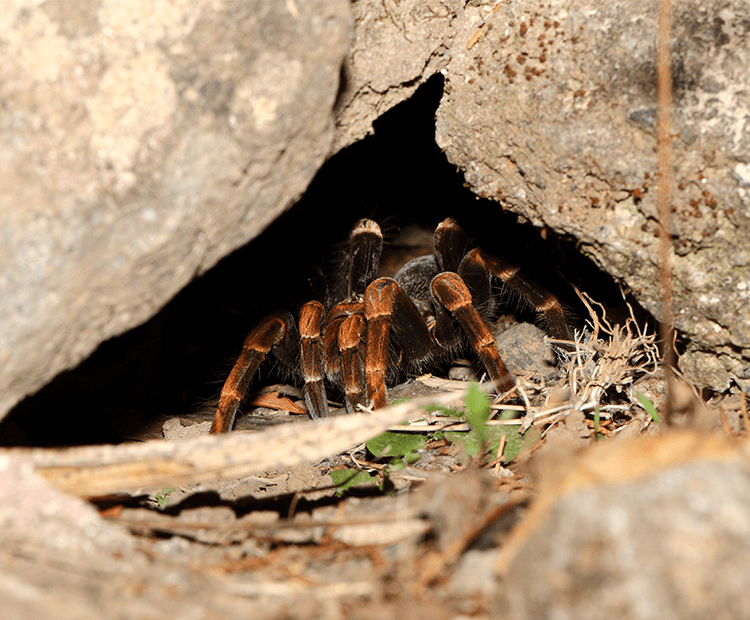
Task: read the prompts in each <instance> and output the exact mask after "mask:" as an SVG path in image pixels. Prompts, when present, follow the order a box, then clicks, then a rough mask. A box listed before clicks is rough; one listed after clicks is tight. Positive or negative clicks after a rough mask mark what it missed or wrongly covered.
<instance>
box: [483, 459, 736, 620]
mask: <svg viewBox="0 0 750 620" xmlns="http://www.w3.org/2000/svg"><path fill="white" fill-rule="evenodd" d="M651 456H653V455H651ZM749 498H750V477H749V476H748V467H747V464H746V463H745V462H742V460H741V459H736V460H726V459H724V458H722V459H708V460H699V461H694V462H691V463H687V464H683V465H679V466H676V467H672V468H669V469H665V470H664V471H660V472H657V473H655V474H653V475H651V476H648V477H646V478H644V479H642V480H638V481H633V482H630V483H627V484H611V485H608V486H599V487H594V488H588V489H579V490H577V491H575V492H573V493H569V494H567V495H566V496H563V497H562V498H561V499H560V500H559V502H558V503H557V505H556V506H555V507H554V508H553V509H552V510H551V512H550V514H549V517H548V518H547V519H546V521H545V522H544V523H543V525H541V526H540V527H539V528H538V529H537V530H536V531H535V532H534V533H533V534H532V535H531V537H530V538H529V539H528V540H527V541H526V544H525V545H524V547H523V548H522V549H521V550H520V551H519V553H518V555H517V556H516V558H515V560H514V561H513V562H512V563H511V564H510V566H509V569H508V572H507V576H506V578H505V580H504V581H503V584H502V588H501V595H500V597H499V599H498V601H497V604H496V606H495V608H494V617H495V618H514V619H515V620H524V619H526V618H529V619H530V618H553V617H554V618H577V619H580V620H587V619H589V618H591V619H593V618H615V617H616V618H623V619H624V620H628V619H631V618H639V619H641V620H645V619H650V618H654V619H656V618H658V619H660V620H663V619H664V620H670V619H677V618H681V619H683V618H696V619H697V618H709V617H710V618H721V619H723V618H727V619H728V618H736V617H739V616H743V615H746V614H747V610H748V609H750V560H749V559H748V558H750V518H748V514H750V501H749Z"/></svg>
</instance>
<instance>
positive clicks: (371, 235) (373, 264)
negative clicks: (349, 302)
mask: <svg viewBox="0 0 750 620" xmlns="http://www.w3.org/2000/svg"><path fill="white" fill-rule="evenodd" d="M382 252H383V233H382V232H381V230H380V226H378V224H377V222H374V221H373V220H368V219H362V220H359V221H358V222H357V223H356V224H355V225H354V228H353V229H352V232H351V235H350V236H349V261H350V263H349V294H348V297H349V298H351V297H354V296H355V295H363V294H364V292H365V289H366V288H367V285H368V284H370V282H372V281H373V280H374V279H375V277H376V276H377V274H378V268H379V267H380V255H381V254H382Z"/></svg>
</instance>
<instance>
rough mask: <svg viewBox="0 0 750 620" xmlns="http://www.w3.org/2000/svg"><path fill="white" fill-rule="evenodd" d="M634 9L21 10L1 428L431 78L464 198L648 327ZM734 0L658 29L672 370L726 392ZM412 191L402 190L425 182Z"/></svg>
mask: <svg viewBox="0 0 750 620" xmlns="http://www.w3.org/2000/svg"><path fill="white" fill-rule="evenodd" d="M655 18H656V4H655V3H653V2H646V1H645V0H629V1H628V2H626V3H624V4H623V3H621V4H618V5H616V6H615V5H607V4H605V5H602V4H601V3H597V2H593V1H588V0H577V1H576V2H574V3H570V2H562V1H551V2H549V3H546V4H542V5H540V4H539V3H537V2H533V1H531V0H528V1H523V0H522V1H519V2H510V3H509V2H500V3H488V4H484V3H481V2H474V1H472V2H469V3H464V2H462V1H459V0H428V1H426V2H425V1H424V0H403V1H401V2H398V3H395V2H382V1H380V0H362V1H359V2H354V3H350V2H347V1H346V0H316V1H314V2H299V1H298V0H287V1H286V2H266V1H265V0H255V1H247V2H241V3H234V2H219V3H216V2H209V1H205V2H192V1H190V2H187V1H185V2H180V1H173V2H156V3H153V2H146V1H143V2H140V1H135V2H129V3H127V4H123V3H120V2H110V1H107V0H86V1H85V2H78V3H74V4H71V3H68V2H64V1H58V0H48V1H47V2H44V3H41V4H38V3H35V2H31V1H29V2H19V3H16V4H14V5H13V8H8V9H7V10H5V11H4V12H3V16H2V17H1V18H0V41H2V42H3V49H4V50H5V51H4V58H5V62H4V63H3V68H2V70H1V71H2V78H1V79H0V95H1V96H2V101H3V108H2V113H1V116H0V118H2V123H1V124H0V132H2V134H1V135H0V153H1V154H2V162H3V164H2V168H0V188H1V189H0V196H1V200H2V202H1V203H0V205H1V210H0V218H2V221H1V222H0V230H2V235H3V239H2V244H1V245H0V326H2V327H0V416H1V415H4V414H5V413H6V412H7V411H8V410H9V409H10V408H11V407H12V406H13V405H14V404H15V403H17V402H18V401H19V400H20V399H21V398H23V397H24V396H26V395H28V394H30V393H33V392H34V391H36V390H38V389H39V388H40V387H41V386H42V385H44V384H45V383H46V382H48V381H49V380H50V379H51V378H52V377H54V376H55V375H56V374H58V373H59V372H60V371H62V370H64V369H67V368H71V367H72V366H75V365H76V364H78V363H79V362H80V361H81V360H82V359H84V358H85V357H86V356H87V355H89V354H90V353H91V352H92V351H93V350H94V348H95V347H96V346H97V345H98V344H99V343H100V342H102V341H103V340H106V339H107V338H110V337H112V336H114V335H117V334H120V333H122V332H123V331H125V330H128V329H130V328H132V327H133V326H135V325H138V324H140V323H142V322H143V321H144V320H146V319H147V318H149V317H150V316H152V315H153V314H154V313H155V312H156V311H158V310H159V309H160V308H161V307H162V306H163V305H164V304H165V303H166V302H167V301H168V300H169V299H170V298H172V297H173V296H174V295H175V293H176V292H178V291H179V290H180V289H181V288H182V287H183V286H185V285H186V284H187V283H188V282H190V281H191V280H192V279H193V278H195V277H196V276H197V275H199V274H201V273H203V272H204V271H206V270H207V269H208V268H210V267H211V266H213V265H214V264H215V263H216V262H217V261H218V260H219V259H220V258H221V257H222V256H224V255H226V254H227V253H229V252H231V251H232V250H234V249H236V248H238V247H239V246H241V245H243V244H245V243H247V241H248V240H250V239H252V238H253V237H254V236H256V235H257V234H258V233H259V232H260V231H262V230H263V229H264V227H265V226H266V225H267V224H268V223H269V222H270V221H271V220H272V219H273V218H274V217H275V216H277V215H278V214H279V213H281V212H283V211H284V210H285V209H287V208H288V207H289V206H290V205H291V204H293V203H294V202H295V201H296V200H297V199H298V198H299V197H300V196H301V195H302V194H303V192H304V191H305V188H306V187H307V185H308V184H309V183H310V181H311V179H312V178H313V176H314V175H315V172H316V170H317V169H318V168H319V166H320V165H321V164H322V163H323V162H324V161H325V159H326V158H327V157H329V156H331V155H332V154H333V153H334V152H336V151H337V150H339V149H341V148H342V147H344V146H346V145H349V144H352V143H353V142H355V141H357V140H358V139H360V138H362V137H363V136H365V135H366V134H367V133H368V132H370V131H371V130H372V122H373V121H374V120H375V119H377V118H378V117H379V116H380V115H382V114H383V113H384V112H385V111H387V110H388V109H390V108H391V107H393V106H394V105H396V104H397V103H399V102H401V101H403V100H404V99H406V98H408V97H409V96H411V95H412V94H413V93H414V91H415V90H416V89H417V88H418V87H419V85H420V84H421V83H423V82H424V81H425V80H427V79H428V78H429V77H430V76H432V75H434V74H436V73H441V74H442V75H443V76H444V95H443V99H442V102H441V104H440V107H439V109H438V112H437V130H436V140H437V142H438V144H439V145H440V147H441V148H442V149H444V151H445V154H446V157H447V158H448V159H449V161H451V162H452V163H454V164H456V165H457V166H459V167H460V168H461V169H463V171H464V173H465V177H466V181H467V183H468V185H469V186H470V187H471V189H472V190H473V191H474V192H476V193H477V194H478V195H481V196H484V197H488V198H492V199H495V200H497V201H499V202H498V208H499V207H500V204H502V206H503V208H507V209H511V210H513V211H514V212H516V213H518V214H519V215H520V216H521V218H522V219H523V220H524V221H530V222H532V223H533V224H535V225H538V226H545V227H547V228H548V229H551V230H554V231H555V232H558V233H561V234H568V235H572V236H573V237H575V238H576V239H577V240H578V242H579V247H580V250H581V251H582V252H585V253H587V254H588V255H589V256H591V257H592V258H593V260H595V261H596V262H597V263H598V265H599V266H600V267H601V268H602V269H604V270H606V271H607V272H609V273H610V274H611V275H612V276H613V277H614V278H616V279H617V280H619V281H620V282H621V283H622V285H623V286H624V287H625V288H626V289H629V290H631V291H632V292H633V294H634V295H635V297H636V298H637V299H638V300H639V302H640V303H641V304H642V305H643V306H644V307H645V308H646V309H648V310H649V311H651V312H653V313H654V314H655V315H656V316H657V317H658V315H659V301H658V300H659V294H658V278H657V271H658V268H657V267H658V262H657V247H658V238H657V228H658V227H657V224H656V194H657V192H656V187H655V167H656V154H655V144H656V143H655V107H656V103H655V79H654V58H655V47H654V46H655V41H656V31H655ZM748 23H750V8H748V6H747V5H746V4H745V3H743V2H731V1H730V2H721V3H718V2H714V3H705V2H697V0H696V1H691V2H686V3H682V4H680V5H679V6H677V7H676V8H675V14H674V18H673V41H672V47H673V67H672V71H673V74H674V100H675V109H674V131H675V140H674V145H673V146H674V165H673V174H674V181H675V192H674V207H673V211H674V213H673V234H674V235H675V240H674V243H673V246H674V251H675V257H674V274H675V299H676V302H677V328H678V330H679V331H680V333H681V335H683V336H684V342H685V343H686V344H685V351H684V354H683V356H682V359H681V361H680V364H681V369H682V370H683V372H684V373H685V374H686V376H687V377H688V378H689V379H690V380H691V381H693V382H695V383H697V384H698V385H700V386H709V387H711V388H713V389H716V390H718V391H724V390H726V389H729V388H730V387H732V386H737V385H739V386H742V387H744V388H746V389H747V388H748V387H750V320H748V318H747V316H748V315H747V312H746V311H745V307H746V304H747V300H748V297H749V296H750V272H749V271H748V268H747V267H748V263H749V262H750V253H749V252H748V250H747V243H746V240H747V238H748V232H750V231H749V230H748V228H749V226H750V225H749V222H750V196H749V195H748V192H749V191H750V189H748V188H750V161H749V160H748V155H747V154H748V153H749V152H750V148H749V147H750V145H749V144H748V140H749V139H750V132H748V130H747V127H746V123H747V109H748V103H747V102H746V101H745V99H746V97H747V92H746V91H747V84H748V77H749V76H748V72H750V69H749V68H748V67H750V59H748V57H747V56H748V53H750V52H748V50H749V49H750V46H748V45H747V37H748V26H747V24H748ZM429 182H430V180H429V179H425V178H415V179H414V183H415V184H420V183H429Z"/></svg>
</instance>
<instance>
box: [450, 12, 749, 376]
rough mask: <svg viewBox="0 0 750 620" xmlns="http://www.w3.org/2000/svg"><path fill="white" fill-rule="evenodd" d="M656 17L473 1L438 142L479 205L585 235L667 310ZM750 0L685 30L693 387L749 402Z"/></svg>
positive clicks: (683, 102)
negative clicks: (747, 99) (734, 387)
mask: <svg viewBox="0 0 750 620" xmlns="http://www.w3.org/2000/svg"><path fill="white" fill-rule="evenodd" d="M656 12H657V5H656V4H655V3H653V2H647V1H646V0H628V1H626V2H619V3H601V2H596V1H594V0H576V2H573V3H570V2H561V1H553V2H550V3H546V4H544V5H540V4H539V3H538V2H534V1H532V0H522V1H520V2H514V3H511V4H507V3H501V4H496V5H494V6H484V5H482V4H480V3H469V5H468V6H467V7H466V9H465V10H464V11H463V12H461V13H460V14H458V15H457V18H456V20H455V22H454V30H455V38H454V40H453V43H452V46H451V49H450V52H449V55H450V62H449V63H448V66H447V67H446V68H445V70H444V71H443V73H444V75H445V77H446V85H445V88H446V96H445V97H444V98H443V101H442V102H441V105H440V108H439V110H438V113H437V136H436V137H437V141H438V144H439V145H440V146H441V148H443V149H445V152H446V155H447V157H448V159H449V160H450V161H451V162H452V163H454V164H456V165H458V166H460V167H461V168H462V169H463V170H464V172H465V175H466V181H467V183H468V184H469V185H470V186H471V187H472V190H473V191H474V192H475V193H477V194H479V195H480V196H484V197H488V198H492V199H495V200H498V201H500V202H502V204H503V206H504V208H508V209H510V210H512V211H514V212H516V213H518V214H520V215H521V216H522V217H523V219H524V220H527V221H531V222H532V223H533V224H535V225H537V226H540V227H542V226H544V227H547V228H550V229H552V230H555V231H557V232H559V233H561V234H565V235H572V236H573V237H575V238H576V239H577V240H578V242H579V243H580V244H581V245H580V248H581V251H582V252H585V253H587V254H588V255H590V256H591V257H592V258H593V259H594V260H595V261H596V262H597V264H598V265H599V266H600V267H601V268H602V269H604V270H606V271H607V272H608V273H610V274H611V275H612V276H613V277H614V278H616V279H618V280H620V281H622V282H623V283H624V284H626V285H627V286H628V287H629V288H630V289H631V290H632V292H633V294H634V295H635V297H636V298H637V299H638V301H639V302H640V303H641V304H642V305H643V306H644V307H645V308H646V309H647V310H649V311H650V312H652V313H653V314H654V315H655V316H657V317H659V316H660V314H661V312H660V300H661V295H660V285H659V275H658V274H659V258H658V256H659V239H658V232H659V230H658V224H657V195H658V190H657V181H656V177H657V175H656V172H657V154H656V128H655V120H656V80H655V59H656V32H657V30H656V19H657V15H656ZM748 19H750V8H749V7H748V6H747V5H746V3H744V2H736V1H730V2H721V3H719V2H709V3H705V2H698V1H697V0H691V1H690V2H685V3H681V4H680V5H679V7H677V6H676V7H675V10H674V13H673V22H672V32H673V35H672V43H671V45H672V75H673V81H674V87H673V98H674V109H673V113H672V114H673V124H672V131H673V133H674V135H675V138H674V140H673V144H672V147H673V158H672V165H673V167H672V171H673V172H672V174H673V179H674V186H675V188H674V190H673V194H672V201H673V205H674V206H673V209H672V210H673V213H672V229H671V230H672V233H673V235H674V236H675V238H674V241H673V248H674V251H675V256H674V258H673V271H674V279H673V282H674V291H675V293H674V296H675V299H676V304H677V307H676V315H677V316H676V322H677V325H676V326H677V328H678V330H679V331H680V332H681V333H682V334H683V335H684V336H685V337H686V339H687V340H689V343H688V345H687V351H686V352H685V353H684V354H683V355H682V356H681V359H680V367H681V369H682V371H683V373H684V374H685V375H686V376H687V377H688V378H689V379H690V380H691V381H693V382H695V383H697V384H698V385H701V386H710V387H712V388H714V389H717V390H725V389H727V388H728V387H729V386H730V384H731V383H732V382H736V383H737V384H739V385H741V386H743V387H744V389H745V390H747V389H748V388H750V322H748V321H747V312H746V311H745V309H746V307H747V303H748V299H750V275H749V274H750V269H749V267H750V251H749V250H748V245H747V239H748V237H750V193H749V192H748V189H747V187H746V183H745V180H746V175H745V171H746V167H747V163H748V161H749V160H748V152H750V132H748V131H747V128H746V111H745V108H746V105H745V104H744V103H743V102H742V101H741V99H740V98H739V97H738V96H737V93H738V92H744V91H745V90H746V89H747V85H748V83H750V57H749V54H750V52H749V51H748V50H750V46H748V31H747V28H746V24H747V20H748Z"/></svg>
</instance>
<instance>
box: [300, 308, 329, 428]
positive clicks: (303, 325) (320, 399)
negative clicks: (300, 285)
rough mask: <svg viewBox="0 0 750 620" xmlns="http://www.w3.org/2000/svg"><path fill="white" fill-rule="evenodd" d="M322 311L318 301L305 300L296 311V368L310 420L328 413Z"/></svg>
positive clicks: (325, 415) (324, 416) (326, 415)
mask: <svg viewBox="0 0 750 620" xmlns="http://www.w3.org/2000/svg"><path fill="white" fill-rule="evenodd" d="M324 312H325V311H324V309H323V304H321V303H320V302H319V301H308V302H307V303H306V304H305V305H304V306H302V309H301V310H300V313H299V332H300V349H299V352H300V367H301V369H302V378H303V379H304V380H305V404H306V405H307V411H308V413H309V414H310V417H311V418H312V419H313V420H317V419H318V418H326V417H328V415H329V411H328V398H327V397H326V387H325V381H324V370H323V353H322V351H321V338H322V334H321V332H322V328H323V316H324Z"/></svg>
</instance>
